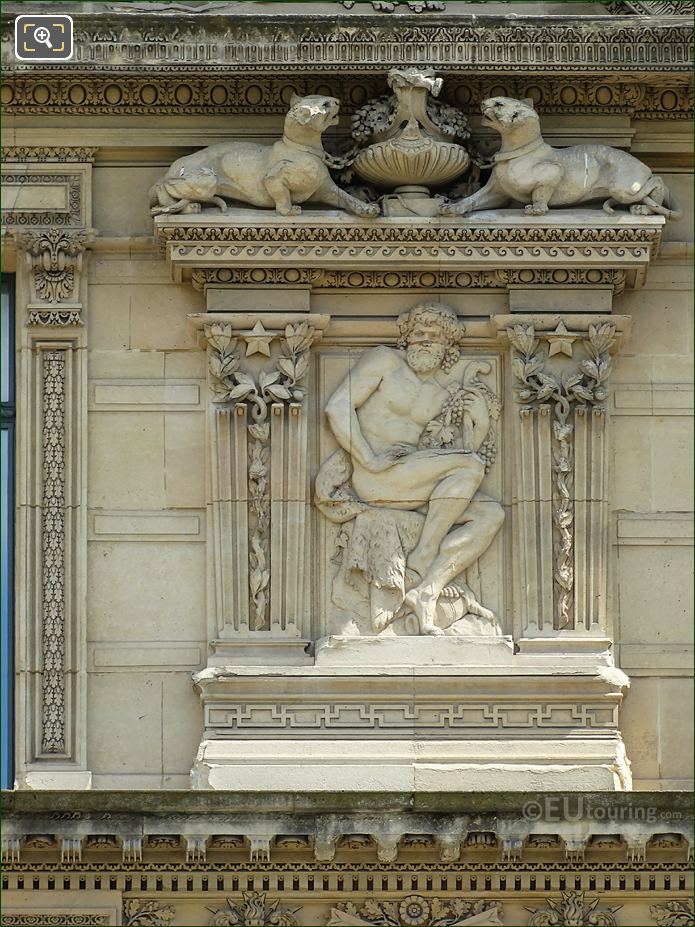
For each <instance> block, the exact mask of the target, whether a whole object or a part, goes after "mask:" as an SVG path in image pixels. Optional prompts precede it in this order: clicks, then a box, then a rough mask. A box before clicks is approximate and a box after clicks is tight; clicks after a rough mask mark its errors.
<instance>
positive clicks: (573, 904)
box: [526, 891, 622, 927]
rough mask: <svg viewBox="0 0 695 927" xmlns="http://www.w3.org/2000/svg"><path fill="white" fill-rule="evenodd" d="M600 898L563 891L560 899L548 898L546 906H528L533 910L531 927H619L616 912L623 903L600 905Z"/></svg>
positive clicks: (530, 920) (582, 893) (530, 919)
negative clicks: (574, 925)
mask: <svg viewBox="0 0 695 927" xmlns="http://www.w3.org/2000/svg"><path fill="white" fill-rule="evenodd" d="M599 903H600V898H598V897H595V898H587V896H586V895H585V893H584V892H580V891H570V892H563V893H562V895H561V898H560V900H559V901H553V900H552V898H548V899H547V900H546V902H545V907H544V908H526V910H527V911H530V912H531V917H530V918H529V922H528V923H529V927H562V925H564V924H578V925H580V927H593V925H601V927H617V925H618V921H617V920H616V918H615V914H616V912H617V911H619V910H620V909H621V907H622V905H616V906H615V907H612V908H609V907H600V908H599Z"/></svg>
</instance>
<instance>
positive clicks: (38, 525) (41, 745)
mask: <svg viewBox="0 0 695 927" xmlns="http://www.w3.org/2000/svg"><path fill="white" fill-rule="evenodd" d="M82 338H83V329H77V330H76V329H75V328H74V327H72V328H71V329H70V330H68V331H66V332H65V334H64V335H63V337H61V338H59V339H51V338H47V337H45V335H44V336H41V335H34V334H33V333H32V332H31V330H30V329H25V332H24V335H23V341H24V344H25V347H24V348H23V350H22V352H21V363H20V365H19V367H20V377H21V378H20V381H19V382H20V384H21V388H20V390H18V393H19V394H20V396H21V399H20V401H19V403H18V407H19V419H20V423H21V428H20V429H18V448H17V452H18V467H17V472H18V474H21V475H22V476H21V478H20V479H19V480H18V498H17V503H18V510H19V511H18V522H17V541H18V551H19V553H18V557H17V563H18V577H17V607H18V614H19V615H20V616H21V618H22V620H21V621H20V622H19V623H18V635H19V656H18V670H19V687H18V717H19V718H20V719H21V723H20V724H19V757H18V767H19V769H18V778H19V781H20V782H21V783H26V784H27V785H30V786H32V787H36V788H51V787H52V788H71V787H77V788H84V787H88V786H89V779H90V776H89V773H88V772H86V743H85V727H86V720H85V719H86V701H85V700H86V686H85V682H86V658H85V657H86V655H85V649H86V648H85V635H86V607H85V600H86V589H85V571H86V442H85V439H84V435H85V431H86V429H85V424H86V422H85V419H86V401H85V399H86V371H85V369H84V367H85V362H86V358H85V351H84V350H83V349H82V343H83V342H82Z"/></svg>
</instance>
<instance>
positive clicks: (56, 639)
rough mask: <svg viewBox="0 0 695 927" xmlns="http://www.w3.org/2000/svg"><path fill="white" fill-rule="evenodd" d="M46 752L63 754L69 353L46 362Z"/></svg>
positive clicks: (48, 355) (51, 354) (53, 353)
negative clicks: (67, 384) (66, 405)
mask: <svg viewBox="0 0 695 927" xmlns="http://www.w3.org/2000/svg"><path fill="white" fill-rule="evenodd" d="M42 501H43V505H42V523H41V548H42V554H43V568H42V592H43V616H42V618H43V621H42V645H43V737H42V742H43V751H44V752H45V753H64V752H65V683H64V672H63V671H64V664H65V351H47V352H46V353H45V354H44V357H43V500H42Z"/></svg>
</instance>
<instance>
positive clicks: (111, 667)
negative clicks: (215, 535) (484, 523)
mask: <svg viewBox="0 0 695 927" xmlns="http://www.w3.org/2000/svg"><path fill="white" fill-rule="evenodd" d="M370 80H372V83H374V80H376V78H370ZM550 80H551V78H548V81H550ZM552 80H554V81H557V80H558V78H557V77H553V78H552ZM324 89H330V86H328V85H327V88H324ZM334 92H335V93H336V94H338V95H340V88H339V86H338V83H336V85H335V88H334ZM653 97H654V94H653V93H652V95H651V97H650V101H651V102H650V103H649V105H650V106H652V107H653V106H654V103H653V99H652V98H653ZM561 99H564V98H561ZM566 99H569V97H566ZM664 105H665V104H664ZM645 107H646V104H645ZM274 108H275V111H274V112H271V113H269V112H263V113H258V114H255V113H252V112H251V111H250V109H249V108H248V107H247V111H246V112H243V113H237V114H232V113H228V112H226V113H223V114H218V115H215V114H212V113H201V112H199V111H196V112H193V113H189V112H184V113H181V114H180V115H176V114H174V113H172V112H170V111H169V112H166V113H164V114H157V113H153V112H151V113H149V114H145V113H142V112H135V113H134V114H123V113H121V114H115V113H113V112H108V111H104V112H94V113H92V114H90V115H85V114H84V113H83V112H79V111H75V109H74V108H73V109H72V110H70V108H69V107H67V109H66V111H65V112H60V111H58V110H56V109H52V110H51V112H50V113H46V112H42V111H41V108H40V107H38V108H37V107H34V111H30V110H29V108H25V109H23V110H20V112H19V113H18V114H17V115H12V114H10V115H8V117H7V119H6V122H5V135H4V139H3V143H4V144H5V145H8V146H20V147H21V146H34V147H36V146H41V145H45V143H46V136H47V134H48V135H49V136H50V142H51V144H52V145H56V146H63V147H70V146H78V145H79V146H85V147H92V148H94V149H96V151H95V154H94V159H93V163H92V166H91V181H90V185H91V210H92V212H91V218H90V219H88V221H87V225H88V226H89V227H90V228H93V229H95V230H96V232H97V237H96V238H95V240H94V241H93V243H92V244H91V245H90V247H89V251H88V253H87V254H86V255H85V264H86V273H85V274H84V280H83V286H84V291H83V295H84V308H83V310H82V313H83V317H84V323H85V324H84V329H83V332H84V337H85V338H86V343H87V345H88V349H87V358H88V379H87V382H86V402H87V407H86V408H87V448H88V458H87V471H86V486H87V558H86V562H85V564H84V565H83V566H81V567H80V569H83V570H84V571H85V572H84V580H85V589H86V663H85V665H86V670H87V688H86V705H87V710H86V729H85V731H82V733H81V735H80V736H81V737H82V738H83V741H84V746H85V747H86V760H85V764H84V768H85V769H87V770H89V771H91V773H92V785H93V786H94V787H97V788H158V787H163V788H186V787H187V786H188V783H189V770H190V768H191V763H192V761H193V759H194V756H195V751H196V748H197V745H198V743H199V741H200V735H201V730H202V713H201V707H200V702H199V697H198V696H197V695H196V694H195V692H194V691H193V688H192V686H191V681H190V675H191V672H193V671H195V670H198V669H200V668H202V667H203V666H205V664H206V660H207V648H208V640H209V633H208V627H207V623H206V622H207V619H206V605H205V603H206V595H208V594H209V590H206V566H205V556H206V553H205V552H206V546H205V538H206V519H207V513H206V509H205V499H206V472H205V454H204V447H205V408H206V390H207V385H206V378H207V362H206V356H205V346H204V344H203V342H202V340H201V337H200V335H199V334H198V333H197V332H196V330H195V328H194V326H193V325H192V324H191V322H190V321H189V320H188V316H189V315H190V314H194V313H200V312H204V311H205V308H206V304H205V298H204V296H203V294H202V293H201V292H198V291H197V290H195V289H194V288H193V287H191V286H190V285H189V284H187V283H186V284H178V285H177V284H175V283H173V282H172V280H171V273H170V269H169V267H168V266H167V264H166V262H165V260H164V259H163V258H162V256H161V255H160V254H159V253H158V252H157V251H156V249H155V247H154V244H153V239H152V219H151V216H150V215H149V207H148V203H147V190H148V188H149V186H150V185H151V184H152V183H153V182H154V181H156V180H157V179H158V178H159V177H160V176H161V174H162V173H163V171H164V170H165V169H166V167H167V166H168V165H169V164H170V163H171V162H172V161H173V160H174V159H175V158H176V157H178V156H179V155H181V154H184V153H187V152H190V151H193V150H195V149H196V148H199V147H202V146H203V145H207V144H212V143H215V142H218V141H225V140H229V139H232V138H246V139H248V140H256V141H270V140H273V139H275V138H277V137H278V135H279V134H280V133H281V130H282V118H283V117H282V113H281V111H280V110H281V108H282V107H280V106H279V105H278V103H277V101H276V103H275V104H274ZM106 109H108V107H107V108H106ZM599 110H600V107H595V109H594V111H593V112H587V108H586V106H579V105H577V106H576V107H575V108H572V105H571V104H568V105H567V107H565V109H564V110H563V108H562V107H561V106H559V105H555V106H553V107H548V112H547V113H544V114H543V127H544V134H545V137H546V139H547V140H548V141H549V142H550V143H551V144H556V145H563V144H571V143H575V142H580V141H581V142H586V141H599V142H606V143H609V144H615V145H617V146H621V147H625V148H627V149H628V150H632V151H633V152H634V153H635V154H636V155H638V156H639V157H641V158H643V159H644V160H645V161H647V162H648V163H650V164H653V165H654V167H655V169H657V168H658V171H659V173H660V174H661V175H662V176H663V177H664V179H665V180H666V182H667V184H668V185H669V186H670V187H671V188H672V190H673V191H674V193H675V194H676V196H677V197H678V198H679V199H680V200H681V201H682V203H683V205H684V218H683V219H682V220H680V221H674V222H671V223H669V224H668V225H667V226H666V228H665V231H664V236H663V245H662V250H661V254H660V256H659V257H658V259H657V260H656V261H655V262H654V263H653V264H652V266H651V267H650V269H649V271H648V277H647V281H646V284H645V286H644V287H643V288H642V289H639V290H636V291H634V292H631V291H629V290H628V291H627V292H625V293H624V294H622V295H619V296H617V297H616V299H615V302H614V307H613V308H614V313H616V314H622V315H629V316H631V317H632V320H633V323H632V332H631V335H630V337H629V339H628V340H627V341H626V343H625V344H624V345H623V347H622V349H621V353H620V356H619V357H618V358H617V359H616V361H615V366H614V372H613V383H614V387H615V389H614V392H613V394H612V397H611V402H612V405H611V409H610V413H611V416H612V428H613V430H612V438H611V468H612V482H611V490H610V498H611V518H610V540H611V553H610V576H611V587H610V588H611V596H610V603H609V615H610V618H611V620H612V625H613V631H614V635H615V655H616V659H617V663H618V665H619V666H621V667H622V668H623V669H624V670H625V672H627V673H628V675H629V676H630V677H631V679H632V687H631V690H630V692H629V694H628V695H627V697H626V698H625V701H624V706H623V709H622V712H623V713H622V722H621V728H622V731H623V733H624V737H625V740H626V744H627V750H628V755H629V756H630V758H631V760H632V764H633V775H634V786H635V788H637V789H640V788H645V789H647V788H649V789H661V788H663V789H676V788H684V787H687V786H688V785H689V784H691V783H692V766H691V758H692V750H691V747H690V744H689V742H688V739H687V734H688V731H691V730H692V728H691V726H689V725H688V724H686V721H685V718H686V712H687V710H688V709H689V707H690V706H691V705H692V699H691V695H690V689H689V686H691V670H690V667H691V655H692V650H691V649H690V647H691V645H690V637H689V623H690V615H691V608H692V603H691V601H690V599H689V596H690V595H691V591H692V590H691V583H690V562H691V554H692V526H691V522H690V516H689V513H690V511H691V509H692V500H691V498H690V495H689V492H690V489H691V478H690V473H691V464H692V442H691V438H690V431H689V429H690V427H691V424H692V421H691V419H690V412H691V410H692V386H691V370H692V366H691V365H692V327H691V317H690V310H691V299H690V296H691V289H692V277H691V261H692V240H693V225H692V223H693V207H692V202H691V200H690V196H691V176H692V175H691V172H690V167H689V165H688V157H689V156H688V152H689V148H690V136H689V133H690V124H689V123H688V121H687V120H684V119H678V120H668V121H663V120H660V119H656V118H654V119H650V118H648V113H646V112H645V111H641V112H640V113H639V114H638V116H637V117H636V118H634V119H631V117H630V116H629V115H627V114H625V112H619V111H618V108H615V109H614V110H613V111H610V110H609V111H605V112H600V111H599ZM10 113H12V111H11V110H10ZM472 125H473V129H474V133H475V132H476V131H478V129H479V119H478V117H477V116H476V115H475V114H474V115H473V116H472ZM346 129H347V114H344V115H343V121H342V124H341V131H342V132H345V131H346ZM7 260H8V261H10V262H11V260H12V256H11V253H9V252H8V257H7ZM22 261H23V256H22V255H21V254H20V256H19V258H18V260H17V273H18V277H19V278H20V285H19V287H18V293H19V294H20V304H19V306H18V319H19V324H18V330H21V328H22V323H21V320H22V313H23V312H24V311H25V309H24V305H22V302H21V300H22V298H24V302H25V304H26V302H27V298H26V296H25V297H22V294H26V292H27V291H26V280H25V278H24V277H23V275H24V273H25V271H24V269H23V263H22ZM22 281H24V282H22ZM422 295H423V293H422V291H420V292H418V293H416V292H414V291H407V290H403V289H401V290H399V291H398V292H393V291H390V290H388V289H386V288H384V289H383V290H381V291H377V290H374V289H372V290H352V291H349V290H342V291H340V292H330V291H327V290H322V291H321V292H318V293H314V294H313V295H312V297H311V304H310V309H311V311H312V312H315V313H330V314H331V315H332V316H333V317H334V319H336V324H338V325H340V324H341V322H342V321H344V320H348V321H351V322H352V323H357V322H358V321H361V320H366V319H368V321H365V332H367V333H368V338H371V339H372V343H375V340H378V339H382V340H384V339H386V340H388V338H389V337H390V338H393V325H392V322H393V320H394V319H395V317H396V316H397V315H398V313H399V312H402V311H403V310H405V309H407V308H409V306H411V305H412V304H413V303H414V302H415V301H416V299H418V298H419V297H421V296H422ZM426 295H427V296H430V297H433V298H438V299H441V300H442V301H444V302H446V303H447V304H449V305H450V306H452V307H453V308H455V309H456V310H457V312H458V313H459V314H460V316H461V317H462V319H463V320H464V321H466V320H467V319H470V320H471V321H476V320H479V319H481V318H483V317H487V316H489V315H494V314H504V313H505V312H506V311H507V296H506V294H505V292H504V290H502V289H499V290H485V291H473V292H467V291H466V290H453V291H452V290H447V291H443V290H442V291H438V290H431V291H429V292H428V293H427V294H426ZM256 297H257V294H254V293H248V294H245V295H243V296H241V295H239V308H243V307H244V305H243V303H244V300H245V299H250V300H254V299H256ZM389 326H390V327H389ZM389 332H390V333H391V334H389ZM325 342H326V343H325V345H324V346H322V347H320V349H319V350H318V356H319V358H321V357H323V356H326V357H328V356H330V355H331V352H334V351H335V350H336V349H335V345H333V346H331V343H330V338H326V339H325ZM321 363H322V362H321V361H319V364H317V368H320V367H321ZM336 370H337V368H336ZM339 376H340V374H339V373H338V372H336V371H333V372H332V373H330V374H329V375H327V380H326V382H325V383H324V384H323V392H322V393H321V394H320V398H319V399H318V400H316V402H317V404H320V403H322V402H323V401H324V400H325V398H326V396H328V395H330V392H331V389H332V387H333V386H334V385H335V383H336V382H337V380H338V379H339ZM331 377H332V380H331ZM507 385H508V384H507ZM314 451H315V448H314ZM317 462H318V458H316V457H314V460H313V465H314V467H315V466H316V465H317ZM314 472H315V471H314ZM508 475H509V473H508V471H507V475H506V476H505V479H506V478H508ZM495 479H496V480H497V481H498V482H497V484H495V485H494V487H493V488H494V490H495V494H496V495H500V494H503V490H504V486H503V485H502V482H500V481H501V480H502V476H501V475H500V473H499V472H498V474H497V475H496V476H495ZM511 531H512V529H511V524H510V522H509V520H508V521H507V523H506V525H505V527H504V529H503V534H502V536H501V538H500V539H498V541H497V542H496V546H495V547H494V548H493V549H492V550H491V552H490V553H489V554H488V555H486V556H488V557H489V558H490V561H491V563H492V562H495V563H496V569H497V571H498V573H499V574H500V575H501V574H503V573H504V569H505V567H504V563H505V559H504V558H505V557H506V558H510V557H511V556H512V554H513V550H512V547H513V540H512V534H511ZM493 600H494V603H495V605H496V606H497V605H498V603H500V602H501V601H502V597H501V596H499V595H497V596H495V595H493ZM20 620H24V618H23V617H22V616H21V615H20ZM504 620H505V621H506V622H507V625H506V630H507V631H509V630H511V628H510V626H509V622H510V620H511V616H510V615H509V614H507V615H505V616H504ZM21 633H23V632H22V631H21V630H20V634H21ZM70 710H74V706H71V708H70ZM28 753H31V750H28ZM25 755H26V751H25V745H22V746H21V747H20V757H19V772H20V776H21V775H22V774H23V773H22V770H23V763H24V760H25Z"/></svg>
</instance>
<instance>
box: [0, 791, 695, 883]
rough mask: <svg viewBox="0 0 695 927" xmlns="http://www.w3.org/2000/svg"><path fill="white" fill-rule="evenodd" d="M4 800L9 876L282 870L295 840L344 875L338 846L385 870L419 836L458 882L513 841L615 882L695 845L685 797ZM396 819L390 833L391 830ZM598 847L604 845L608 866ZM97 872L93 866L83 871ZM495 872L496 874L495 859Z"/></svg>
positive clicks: (172, 795)
mask: <svg viewBox="0 0 695 927" xmlns="http://www.w3.org/2000/svg"><path fill="white" fill-rule="evenodd" d="M3 801H4V813H5V818H4V824H5V827H4V829H3V857H4V861H5V862H6V863H7V864H8V870H9V869H11V870H16V871H22V869H24V868H26V866H29V867H31V866H32V865H36V863H35V862H32V861H30V860H27V862H26V863H25V862H24V860H23V859H22V854H23V851H24V849H27V850H35V849H40V850H41V851H42V854H43V858H44V859H45V860H46V861H45V862H44V863H43V865H51V863H53V860H54V859H55V860H59V859H60V858H61V854H62V856H63V865H64V864H65V862H66V861H67V860H66V859H65V852H64V850H65V847H66V846H67V847H68V848H69V849H70V853H71V859H70V860H69V861H70V862H72V863H79V862H80V859H81V856H82V851H83V848H86V849H106V850H107V851H108V850H111V851H113V850H119V849H120V850H121V851H122V861H119V862H116V867H117V868H120V867H122V866H123V865H124V864H125V865H134V864H136V865H139V866H140V867H144V868H148V867H152V866H153V865H154V867H155V868H156V866H157V861H158V860H160V859H161V857H157V856H155V857H151V856H149V854H150V852H151V851H152V850H155V851H156V850H161V849H162V848H165V849H166V850H167V851H168V853H169V854H170V857H171V859H170V860H168V861H167V866H169V867H171V866H174V867H178V866H181V865H184V864H185V863H186V862H189V863H190V862H191V861H194V860H195V861H197V862H198V864H200V865H206V864H207V865H210V866H211V867H212V868H213V869H214V868H215V866H216V865H217V866H219V865H220V858H219V856H217V857H216V858H215V860H214V861H213V860H210V859H206V856H207V851H208V850H216V851H218V852H219V851H222V852H223V853H225V854H231V855H232V857H234V858H235V859H236V862H235V865H237V866H243V865H244V859H245V858H246V860H247V861H249V862H251V863H252V864H253V862H254V860H256V861H257V859H258V857H257V856H254V852H255V851H257V850H258V848H259V845H261V844H262V849H263V856H262V859H263V860H264V862H265V865H266V867H267V869H268V871H271V867H274V866H277V863H276V861H275V859H274V857H275V854H276V853H277V852H278V851H279V853H280V854H282V852H283V849H284V845H283V840H285V841H292V843H291V846H292V849H293V850H294V852H295V853H296V854H298V855H297V857H296V858H295V861H294V862H293V865H294V867H295V869H297V868H300V867H302V866H306V867H311V866H312V865H315V862H314V861H318V862H321V863H330V862H332V861H334V860H335V865H337V866H341V865H344V864H345V862H349V858H348V859H347V860H346V859H345V858H342V862H341V857H340V856H339V857H338V859H336V852H338V853H340V851H341V847H340V845H339V844H341V843H344V841H345V840H346V839H348V838H349V835H353V836H354V835H366V839H365V838H364V837H363V838H362V843H361V844H360V847H359V848H360V849H362V850H363V851H366V852H367V853H368V854H369V853H370V852H371V853H374V854H376V856H377V858H378V859H379V860H382V856H383V855H384V854H385V853H386V852H387V851H388V852H389V856H390V859H389V861H390V862H396V860H397V858H398V855H399V852H400V850H401V849H407V848H408V843H409V841H410V842H411V843H412V841H413V837H416V838H418V840H417V845H418V846H419V850H420V852H421V853H425V854H428V860H427V862H428V863H429V864H430V865H432V864H435V865H436V864H438V862H437V861H439V863H454V862H455V863H456V866H457V870H458V871H459V872H462V871H466V870H468V869H469V868H471V867H476V866H477V867H480V860H479V859H477V858H475V857H476V854H477V853H478V852H479V850H480V846H481V845H484V847H486V848H487V849H493V850H494V849H497V850H498V851H499V852H500V860H501V863H502V864H504V862H505V860H506V855H505V852H504V851H505V847H506V846H508V843H507V842H508V840H509V839H510V837H513V839H514V841H515V843H516V846H515V851H516V852H515V859H516V861H517V871H518V872H519V873H520V872H522V871H524V870H523V866H524V865H530V866H531V867H533V866H534V865H535V863H534V860H535V859H537V857H535V856H534V853H535V852H536V850H537V848H538V841H539V840H540V841H541V842H540V848H541V849H543V851H544V852H548V851H549V853H550V855H549V856H547V857H545V863H544V865H545V866H546V867H549V866H552V867H553V869H555V868H562V867H566V866H569V867H570V868H571V870H572V871H574V869H576V867H577V865H578V864H580V865H581V867H582V868H586V869H587V870H590V869H592V868H594V867H597V868H598V869H599V870H600V871H604V870H606V869H615V868H616V867H617V868H619V867H620V866H623V867H624V866H625V861H626V858H627V863H628V865H635V864H637V865H640V864H642V865H643V864H644V863H645V862H646V861H647V860H651V865H652V866H657V867H658V866H659V865H660V864H661V865H663V863H664V861H665V860H667V861H668V865H669V867H676V868H680V867H683V868H684V867H685V865H686V859H687V853H688V848H689V846H690V845H691V844H692V824H691V820H690V818H691V816H690V814H689V812H690V807H691V805H690V801H689V796H688V795H687V794H686V793H663V792H657V793H654V792H638V793H623V794H621V793H615V792H591V793H583V792H575V793H571V794H565V793H562V792H556V793H552V792H551V793H548V792H543V793H533V792H532V793H528V792H516V793H502V792H500V793H466V794H463V793H458V794H451V795H450V794H447V795H442V794H441V793H426V792H418V793H408V792H400V793H399V792H394V793H374V794H371V795H369V794H364V793H360V794H359V795H356V794H354V793H350V792H344V793H340V794H336V793H311V792H308V793H286V792H284V793H272V792H268V793H264V794H258V793H241V794H234V795H231V796H230V795H228V794H225V793H223V792H222V793H221V792H214V791H213V792H205V793H204V794H200V793H196V792H190V791H174V790H172V791H166V792H163V793H152V792H147V793H144V792H138V791H128V792H112V791H109V790H99V791H98V792H97V793H85V792H75V791H73V792H69V793H66V792H52V791H48V792H39V793H31V794H29V793H21V792H20V793H3ZM608 812H609V813H608ZM385 818H387V819H388V826H387V827H384V826H383V824H381V823H380V822H381V821H382V820H384V819H385ZM182 822H184V823H185V826H182ZM94 835H99V836H94ZM133 835H137V837H134V836H133ZM162 835H166V837H163V836H162ZM278 835H282V837H280V836H278ZM537 835H540V836H537ZM593 837H598V838H599V839H600V840H601V839H602V840H603V844H602V846H601V849H600V852H599V854H598V855H596V854H595V846H594V841H593V840H592V838H593ZM134 840H135V841H137V845H136V846H135V847H134V846H133V841H134ZM162 841H164V843H162ZM611 841H612V842H611ZM401 843H402V846H400V845H399V844H401ZM348 848H350V847H349V846H348ZM606 848H608V849H609V851H610V857H609V858H606V856H605V849H606ZM665 849H666V850H668V854H667V856H666V858H665V857H664V856H663V850H665ZM193 851H194V855H193V856H192V853H193ZM655 851H656V853H655ZM429 854H431V856H430V855H429ZM35 859H36V858H35V857H34V860H35ZM93 859H95V860H96V858H93ZM49 861H50V862H49ZM457 861H458V862H457ZM94 865H95V862H85V863H84V864H83V868H86V869H90V868H91V867H93V866H94ZM97 865H98V866H100V867H103V866H104V863H98V862H97ZM280 865H281V866H282V863H280ZM498 865H499V863H498ZM487 866H488V868H492V869H494V867H495V858H494V857H492V858H489V859H488V862H487Z"/></svg>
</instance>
